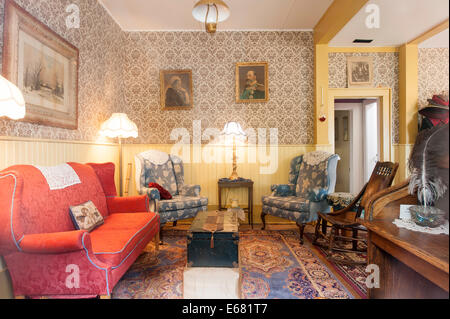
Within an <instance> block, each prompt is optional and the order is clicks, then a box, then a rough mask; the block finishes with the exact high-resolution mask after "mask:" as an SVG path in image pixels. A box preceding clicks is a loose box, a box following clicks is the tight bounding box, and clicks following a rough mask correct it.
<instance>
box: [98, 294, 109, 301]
mask: <svg viewBox="0 0 450 319" xmlns="http://www.w3.org/2000/svg"><path fill="white" fill-rule="evenodd" d="M100 299H105V300H107V299H111V295H101V296H100Z"/></svg>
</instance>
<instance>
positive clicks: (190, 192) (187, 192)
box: [180, 185, 202, 197]
mask: <svg viewBox="0 0 450 319" xmlns="http://www.w3.org/2000/svg"><path fill="white" fill-rule="evenodd" d="M201 190H202V188H201V187H200V185H183V187H181V190H180V195H181V196H192V197H198V196H200V192H201Z"/></svg>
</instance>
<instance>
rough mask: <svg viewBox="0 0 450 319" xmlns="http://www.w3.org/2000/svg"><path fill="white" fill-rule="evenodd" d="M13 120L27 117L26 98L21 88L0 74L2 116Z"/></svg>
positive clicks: (0, 107)
mask: <svg viewBox="0 0 450 319" xmlns="http://www.w3.org/2000/svg"><path fill="white" fill-rule="evenodd" d="M2 116H6V117H9V118H10V119H13V120H19V119H23V118H24V117H25V99H24V98H23V95H22V92H20V90H19V88H18V87H17V86H15V85H14V84H12V83H11V82H10V81H8V80H7V79H5V78H4V77H3V76H1V75H0V117H2Z"/></svg>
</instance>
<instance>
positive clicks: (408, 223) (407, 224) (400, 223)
mask: <svg viewBox="0 0 450 319" xmlns="http://www.w3.org/2000/svg"><path fill="white" fill-rule="evenodd" d="M393 224H394V225H396V226H397V227H398V228H405V229H408V230H412V231H418V232H421V233H427V234H431V235H439V234H445V235H448V221H446V222H445V224H444V225H441V226H439V227H436V228H430V227H422V226H419V225H417V224H416V223H415V222H413V221H412V220H411V219H406V220H405V219H396V220H394V221H393Z"/></svg>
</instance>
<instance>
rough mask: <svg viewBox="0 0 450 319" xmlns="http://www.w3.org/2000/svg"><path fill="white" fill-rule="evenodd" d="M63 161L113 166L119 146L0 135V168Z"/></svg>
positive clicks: (117, 177) (50, 163)
mask: <svg viewBox="0 0 450 319" xmlns="http://www.w3.org/2000/svg"><path fill="white" fill-rule="evenodd" d="M66 162H78V163H88V162H95V163H104V162H113V163H115V164H116V165H117V163H118V162H119V147H118V145H117V144H114V143H95V142H80V141H64V140H44V139H32V138H20V137H9V136H8V137H4V136H0V170H3V169H5V168H8V167H10V166H13V165H19V164H26V165H43V166H55V165H59V164H62V163H66ZM118 182H119V175H118V172H116V183H118Z"/></svg>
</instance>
